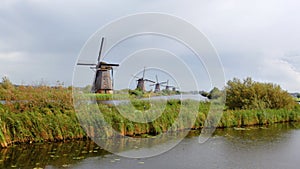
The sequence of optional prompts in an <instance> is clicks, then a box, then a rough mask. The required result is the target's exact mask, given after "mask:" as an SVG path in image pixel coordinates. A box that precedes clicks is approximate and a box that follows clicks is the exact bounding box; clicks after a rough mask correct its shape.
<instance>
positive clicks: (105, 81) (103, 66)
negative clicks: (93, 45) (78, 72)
mask: <svg viewBox="0 0 300 169" xmlns="http://www.w3.org/2000/svg"><path fill="white" fill-rule="evenodd" d="M103 44H104V38H102V39H101V44H100V50H99V55H98V60H97V63H96V64H90V63H77V65H84V66H92V67H90V68H91V69H95V77H94V81H93V85H92V89H91V92H93V93H107V94H112V93H113V78H112V77H113V73H114V72H113V67H116V66H119V64H111V63H106V62H103V61H100V60H101V54H102V48H103Z"/></svg>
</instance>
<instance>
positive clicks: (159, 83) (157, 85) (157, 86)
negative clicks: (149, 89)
mask: <svg viewBox="0 0 300 169" xmlns="http://www.w3.org/2000/svg"><path fill="white" fill-rule="evenodd" d="M155 78H156V83H155V84H151V85H150V86H155V89H154V93H157V92H160V85H162V84H165V83H167V82H159V81H158V77H157V75H156V76H155Z"/></svg>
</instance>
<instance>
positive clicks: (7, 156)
mask: <svg viewBox="0 0 300 169" xmlns="http://www.w3.org/2000/svg"><path fill="white" fill-rule="evenodd" d="M198 135H199V133H198V132H197V131H193V132H191V133H190V134H189V135H188V136H187V137H186V138H185V139H184V140H183V141H182V142H181V143H180V144H179V145H177V146H176V147H175V148H173V149H171V150H170V151H168V152H166V153H164V154H162V155H159V156H156V157H151V158H146V159H129V158H123V157H119V156H117V155H114V154H110V153H108V152H106V151H105V150H103V149H101V148H100V147H98V146H97V145H96V144H94V143H93V142H90V141H73V142H67V143H51V144H50V143H47V144H31V145H17V146H13V147H11V148H8V149H2V150H1V154H0V167H1V168H35V167H36V168H38V167H40V168H49V169H52V168H53V169H54V168H87V169H88V168H91V169H92V168H93V169H94V168H101V169H102V168H103V169H141V168H146V169H199V168H203V169H217V168H220V169H255V168H256V169H260V168H261V169H299V168H300V123H292V124H277V125H272V126H267V127H250V128H248V129H247V130H234V129H218V130H217V131H216V132H215V134H214V136H213V137H212V138H211V139H210V140H209V141H207V142H206V143H203V144H199V143H198V137H197V136H198Z"/></svg>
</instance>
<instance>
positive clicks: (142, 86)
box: [134, 68, 155, 91]
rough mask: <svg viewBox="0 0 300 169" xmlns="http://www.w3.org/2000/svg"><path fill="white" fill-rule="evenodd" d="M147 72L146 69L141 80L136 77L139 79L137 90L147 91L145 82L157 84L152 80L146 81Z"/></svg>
mask: <svg viewBox="0 0 300 169" xmlns="http://www.w3.org/2000/svg"><path fill="white" fill-rule="evenodd" d="M145 72H146V68H144V71H143V76H142V77H141V78H139V77H137V76H134V77H135V78H137V86H136V89H137V90H141V91H146V88H145V82H151V83H155V82H154V81H152V80H149V79H145Z"/></svg>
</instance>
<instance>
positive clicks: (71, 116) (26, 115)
mask: <svg viewBox="0 0 300 169" xmlns="http://www.w3.org/2000/svg"><path fill="white" fill-rule="evenodd" d="M182 104H185V106H182ZM119 106H120V107H114V106H109V105H102V104H100V105H99V106H97V107H94V108H95V109H98V108H99V110H100V111H101V113H98V112H97V111H92V110H91V111H86V112H84V113H83V114H78V116H79V117H81V116H82V117H84V118H80V120H81V122H82V123H83V124H84V125H83V128H84V130H85V131H86V132H87V133H88V135H89V136H91V137H101V138H109V137H115V136H120V135H121V136H124V135H127V136H138V135H141V136H142V135H143V134H150V135H157V134H160V133H162V132H167V131H168V132H170V131H179V130H184V129H189V128H192V129H199V128H202V127H203V126H204V122H205V119H206V118H207V114H208V110H209V106H210V103H208V102H202V103H200V106H199V105H198V103H197V102H195V101H187V102H182V103H181V102H180V101H178V100H171V101H168V102H167V105H166V107H165V108H164V110H163V113H162V114H161V115H160V116H159V117H158V118H157V119H155V120H154V121H152V122H148V123H138V122H133V121H130V120H128V119H127V118H124V117H123V116H122V115H121V114H120V113H119V111H118V108H122V110H126V111H127V109H128V111H131V108H129V107H127V106H126V105H119ZM121 106H123V107H121ZM124 106H125V108H127V109H125V108H124ZM147 106H150V105H149V103H147V102H146V101H136V102H135V103H134V109H136V110H139V109H140V110H143V109H145V107H146V108H147ZM198 106H199V107H198ZM190 110H198V111H197V112H190ZM179 113H180V114H179ZM132 116H137V117H138V118H139V119H145V120H147V118H149V119H152V118H153V117H151V116H150V115H149V113H148V114H147V113H145V114H143V113H142V112H141V111H140V112H135V113H132ZM0 119H1V121H0V144H1V146H2V147H7V146H8V145H10V144H13V143H23V142H25V143H26V142H28V143H29V142H44V141H63V140H68V139H80V138H84V137H85V136H86V134H85V132H84V130H83V129H82V127H81V125H80V124H79V121H78V119H77V118H76V114H75V111H74V110H64V111H61V110H59V109H58V110H55V108H54V109H50V108H49V107H48V108H45V107H44V108H41V109H40V110H39V111H37V110H36V111H23V112H12V111H11V110H9V109H8V108H7V107H6V106H3V105H2V106H1V107H0ZM194 120H195V123H193V122H194ZM299 120H300V108H299V106H296V107H295V108H294V109H291V110H286V109H279V110H271V109H269V110H227V111H225V112H224V113H223V116H222V118H221V121H220V123H219V124H218V127H243V126H248V125H265V124H272V123H279V122H289V121H299ZM208 121H209V122H210V123H211V124H214V121H215V119H209V120H208ZM95 124H97V125H95ZM110 126H112V128H110ZM113 129H114V130H115V131H118V132H117V133H119V134H118V135H116V133H114V132H113Z"/></svg>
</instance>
